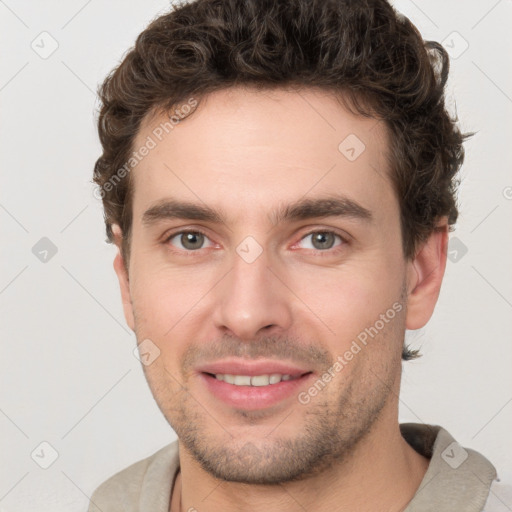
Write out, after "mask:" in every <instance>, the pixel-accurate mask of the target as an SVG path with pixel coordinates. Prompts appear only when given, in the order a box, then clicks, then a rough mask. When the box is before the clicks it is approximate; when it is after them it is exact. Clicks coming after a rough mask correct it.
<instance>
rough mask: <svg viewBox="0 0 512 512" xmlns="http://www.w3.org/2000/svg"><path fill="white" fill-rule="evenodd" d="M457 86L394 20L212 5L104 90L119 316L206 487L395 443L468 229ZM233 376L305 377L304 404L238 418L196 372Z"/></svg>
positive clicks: (340, 0) (105, 163)
mask: <svg viewBox="0 0 512 512" xmlns="http://www.w3.org/2000/svg"><path fill="white" fill-rule="evenodd" d="M447 74H448V57H447V55H446V52H445V51H444V50H443V48H442V47H441V46H440V45H439V44H437V43H432V42H425V41H423V40H422V38H421V36H420V34H419V33H418V31H417V29H416V28H415V27H414V26H413V25H412V24H411V23H410V22H409V20H407V19H406V18H404V17H402V16H400V15H398V14H397V13H396V12H395V11H394V10H393V8H392V7H391V6H390V5H389V4H388V3H387V2H386V1H384V0H380V1H365V2H355V1H348V0H330V1H325V0H322V1H313V2H311V1H306V0H280V1H275V0H272V1H267V0H264V1H262V0H258V1H256V0H254V1H251V0H249V1H246V2H235V1H234V0H227V1H226V0H222V1H220V0H197V1H193V2H190V3H186V4H182V5H181V6H179V7H176V8H175V9H174V10H173V11H171V12H170V13H169V14H166V15H164V16H161V17H159V18H157V19H156V20H154V21H153V22H152V23H151V24H150V25H149V27H148V28H147V29H146V30H145V31H144V32H143V33H142V34H141V35H140V36H139V37H138V39H137V42H136V44H135V47H134V48H133V49H132V50H130V52H129V53H128V54H127V55H126V56H125V57H124V59H123V61H122V62H121V64H120V65H119V66H118V67H117V68H116V69H115V70H114V71H113V72H112V73H111V74H110V75H109V76H108V77H107V79H106V80H105V82H104V83H103V85H102V87H101V89H100V98H101V101H102V107H101V112H100V116H99V134H100V139H101V143H102V147H103V154H102V155H101V157H100V158H99V159H98V161H97V162H96V166H95V170H94V181H95V182H96V184H97V185H98V186H99V189H98V190H99V195H100V196H101V198H102V200H103V205H104V210H105V223H106V231H107V238H108V240H109V241H111V242H114V243H116V245H117V246H118V247H119V253H118V255H117V256H116V259H115V262H114V267H115V270H116V273H117V275H118V278H119V282H120V286H121V293H122V299H123V305H124V311H125V316H126V319H127V322H128V324H129V325H130V327H131V328H132V329H133V330H134V331H135V333H136V336H137V340H138V342H139V343H141V342H142V343H146V344H147V343H150V344H151V347H154V353H155V354H158V357H156V358H155V359H154V361H152V362H151V364H149V365H147V366H144V370H145V373H146V377H147V379H148V382H149V385H150V387H151V389H152V392H153V394H154V396H155V399H156V401H157V403H158V405H159V407H160V408H161V410H162V412H163V413H164V415H165V416H166V418H167V419H168V421H169V422H170V424H171V426H172V427H173V428H174V430H175V431H176V433H177V434H178V437H179V438H180V440H181V441H182V443H183V445H184V446H185V447H186V449H187V450H188V451H189V452H190V453H191V454H193V456H194V458H195V460H197V461H198V462H199V463H200V464H201V466H202V467H203V468H205V469H206V470H208V471H209V472H210V473H212V474H214V475H216V476H218V477H219V478H224V479H227V480H234V481H243V482H247V483H257V482H260V483H278V482H282V481H287V480H288V481H289V480H293V479H297V478H303V477H304V476H305V475H307V474H311V473H314V472H315V471H320V470H321V468H322V467H323V466H324V465H325V464H328V463H329V462H330V461H332V460H334V459H335V458H339V457H342V456H348V455H349V453H351V451H352V450H353V449H354V447H356V446H357V444H358V442H359V441H360V440H361V439H362V438H363V437H364V436H365V434H366V433H367V432H369V431H370V430H371V427H372V426H373V425H377V424H379V423H380V424H385V423H386V422H391V421H393V417H394V421H395V422H396V413H397V394H398V391H399V381H400V370H401V359H409V358H411V357H414V356H415V353H414V352H413V351H409V350H408V349H407V347H405V345H404V337H405V331H406V329H410V330H414V329H419V328H421V327H423V326H424V325H425V324H426V323H427V322H428V320H429V319H430V317H431V315H432V313H433V310H434V306H435V303H436V301H437V297H438V294H439V290H440V286H441V281H442V277H443V274H444V269H445V263H446V244H447V238H448V231H449V230H450V229H452V228H453V225H454V223H455V221H456V219H457V206H456V198H455V194H456V186H457V181H456V174H457V171H458V169H459V168H460V165H461V164H462V160H463V149H462V142H463V138H464V137H463V135H461V133H460V132H459V130H458V129H457V127H456V125H455V123H454V120H453V119H451V118H450V116H449V114H448V113H447V110H446V108H445V104H444V96H443V90H444V85H445V82H446V80H447ZM144 340H150V341H144ZM350 354H352V355H350ZM235 357H236V358H246V359H248V360H251V361H252V360H256V359H265V360H269V359H272V360H278V361H287V362H290V363H293V364H295V365H297V366H300V368H302V369H304V370H307V373H308V375H306V376H305V377H304V378H303V379H304V380H303V381H301V382H302V384H300V383H299V384H298V387H297V393H296V394H295V398H290V397H288V398H286V399H283V400H282V401H279V402H278V403H276V404H273V405H272V406H268V407H259V408H258V407H256V408H250V407H247V408H246V407H234V406H229V405H226V403H224V402H222V401H217V400H215V399H212V396H211V393H210V391H209V388H208V385H209V384H207V383H206V381H205V379H209V378H211V377H206V376H205V373H204V372H202V371H201V368H204V366H205V365H208V364H209V363H212V362H214V361H218V360H221V359H226V358H235ZM340 357H341V359H340ZM341 360H343V362H342V361H341ZM336 362H337V363H338V365H336ZM340 365H341V366H340ZM323 375H331V378H330V379H329V380H328V381H327V382H326V379H327V377H326V378H325V379H322V376H323ZM319 379H320V380H321V381H322V382H323V385H322V384H319V383H318V382H319ZM314 383H317V384H316V387H315V386H314ZM312 386H313V387H315V389H317V392H315V391H311V389H312ZM320 387H321V388H322V389H321V390H319V388H320ZM300 393H302V395H300ZM304 393H305V394H304ZM299 395H300V396H301V397H302V398H299ZM280 415H282V417H283V418H284V417H286V418H288V419H287V420H286V421H283V423H282V424H280V427H279V429H277V430H276V431H275V432H273V433H272V435H270V436H269V435H268V431H269V430H270V429H269V426H270V425H275V424H276V421H275V419H276V418H277V417H279V416H280ZM340 425H341V428H340ZM296 454H300V455H299V456H298V457H297V455H296ZM292 455H293V457H292ZM289 461H293V464H290V463H289ZM249 462H250V463H249Z"/></svg>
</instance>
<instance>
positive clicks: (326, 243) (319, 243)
mask: <svg viewBox="0 0 512 512" xmlns="http://www.w3.org/2000/svg"><path fill="white" fill-rule="evenodd" d="M308 239H311V242H309V243H307V244H306V246H305V247H303V248H304V249H313V250H317V251H326V250H329V249H332V248H333V247H337V246H339V245H343V243H345V240H344V239H343V238H342V237H341V236H340V235H338V234H337V233H335V232H333V231H312V232H311V233H308V234H307V235H306V236H304V237H303V238H301V242H303V241H305V240H308ZM336 239H339V240H340V241H341V242H342V243H339V244H337V245H335V242H336ZM301 242H299V243H301Z"/></svg>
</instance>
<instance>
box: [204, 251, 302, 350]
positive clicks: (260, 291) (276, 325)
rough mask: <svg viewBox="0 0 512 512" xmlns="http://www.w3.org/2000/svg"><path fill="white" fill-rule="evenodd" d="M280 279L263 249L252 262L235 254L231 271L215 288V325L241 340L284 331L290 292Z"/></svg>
mask: <svg viewBox="0 0 512 512" xmlns="http://www.w3.org/2000/svg"><path fill="white" fill-rule="evenodd" d="M283 281H284V279H283V278H282V276H280V275H279V272H278V271H277V270H276V269H275V268H272V267H271V266H270V262H269V258H268V256H267V251H263V252H262V253H261V254H260V256H259V257H258V258H257V259H256V260H255V261H252V262H247V261H245V260H244V259H243V258H242V257H240V256H239V254H238V253H235V254H234V257H233V266H232V268H231V271H230V272H229V273H228V274H227V275H226V277H225V278H224V279H223V280H222V281H221V283H219V286H217V287H215V289H216V297H215V300H216V307H215V312H214V323H215V326H216V328H217V329H219V330H220V331H222V334H226V333H228V334H231V335H232V336H235V337H237V338H239V339H242V340H254V339H256V338H257V337H258V336H261V335H262V334H263V332H264V333H265V334H266V335H270V334H277V333H279V332H281V331H286V330H288V329H289V328H290V326H291V323H292V311H291V300H292V298H293V294H292V293H291V292H290V290H289V289H288V288H287V286H286V285H285V283H284V282H283Z"/></svg>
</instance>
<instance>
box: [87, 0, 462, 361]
mask: <svg viewBox="0 0 512 512" xmlns="http://www.w3.org/2000/svg"><path fill="white" fill-rule="evenodd" d="M448 69H449V60H448V55H447V53H446V51H445V50H444V48H443V47H442V46H441V45H440V44H439V43H436V42H431V41H424V40H423V39H422V37H421V35H420V33H419V32H418V30H417V29H416V27H415V26H414V25H413V24H412V23H411V22H410V21H409V20H408V19H407V18H406V17H404V16H402V15H400V14H399V13H398V12H396V11H395V10H394V9H393V7H392V6H391V5H390V4H389V3H388V2H387V1H386V0H244V1H240V0H194V1H191V2H182V3H180V4H178V5H176V6H175V7H174V8H173V9H172V10H171V11H170V12H169V13H167V14H165V15H162V16H160V17H158V18H157V19H155V20H154V21H152V22H151V23H150V25H149V26H148V27H147V28H146V29H145V30H144V31H143V32H142V33H141V34H140V35H139V36H138V38H137V40H136V43H135V46H134V47H133V48H132V49H131V50H130V51H129V52H128V53H127V54H126V55H125V56H124V59H123V60H122V62H121V63H120V64H119V65H118V66H117V67H116V68H115V69H114V70H113V71H112V72H111V73H110V74H109V75H108V76H107V78H106V79H105V81H104V82H103V84H102V85H101V86H100V88H99V97H100V100H101V104H102V105H101V109H100V113H99V119H98V131H99V137H100V140H101V144H102V148H103V154H102V155H101V156H100V158H98V160H97V161H96V164H95V168H94V182H95V183H96V184H97V185H98V186H99V189H98V190H99V195H100V196H101V198H102V200H103V206H104V211H105V223H106V232H107V240H108V241H109V242H112V241H113V233H112V224H114V223H116V224H119V225H120V227H121V229H122V232H123V242H122V252H123V256H124V257H125V261H128V257H129V241H130V228H131V222H132V208H131V197H132V193H133V190H132V187H131V181H132V180H131V178H130V177H131V174H130V172H129V171H130V168H131V167H133V165H131V166H130V165H127V163H128V162H131V160H130V159H131V158H132V154H133V151H134V139H135V137H136V135H137V133H138V131H139V128H140V124H141V122H142V120H143V119H144V118H146V117H147V116H148V115H151V114H152V113H155V112H165V113H172V112H173V109H175V108H176V106H177V105H179V104H180V103H187V101H188V100H189V99H190V98H191V97H194V98H198V99H199V101H200V99H201V98H202V97H204V96H206V95H207V94H208V93H211V92H214V91H216V90H220V89H226V88H228V87H233V86H238V85H247V86H254V87H256V88H261V89H269V88H276V87H277V88H285V87H286V88H288V87H294V88H308V87H309V88H321V89H324V90H328V91H331V92H333V93H334V94H336V95H339V96H340V98H341V99H342V101H343V102H344V103H345V104H346V105H349V106H350V109H351V110H352V111H354V112H356V113H358V114H360V115H363V116H368V117H372V118H375V119H377V120H380V121H383V122H384V123H385V125H386V127H387V130H388V133H389V139H390V147H389V154H388V160H389V166H390V179H391V182H392V185H393V187H394V189H395V192H396V195H397V198H398V201H399V204H400V222H401V232H402V245H403V254H404V257H405V258H407V259H411V258H413V257H414V256H415V254H416V251H417V249H418V248H419V246H420V245H421V243H422V242H424V241H425V240H426V239H427V238H428V236H429V235H430V234H431V233H432V232H433V231H434V230H435V229H437V228H436V225H437V223H438V221H439V220H440V218H441V217H444V216H447V218H448V226H449V229H450V230H452V229H453V228H452V226H453V224H455V222H456V220H457V216H458V209H457V202H456V190H457V187H458V185H459V180H457V179H456V174H457V171H458V170H459V168H460V166H461V165H462V162H463V159H464V149H463V146H462V144H463V142H464V139H465V138H466V137H467V136H468V135H463V134H461V132H460V131H459V129H458V128H457V126H456V119H452V117H451V116H450V114H449V113H448V111H447V109H446V107H445V100H444V88H445V84H446V81H447V78H448ZM188 115H190V114H188ZM180 117H183V116H182V115H181V116H180ZM403 357H404V359H410V358H412V357H414V351H407V350H405V349H404V355H403Z"/></svg>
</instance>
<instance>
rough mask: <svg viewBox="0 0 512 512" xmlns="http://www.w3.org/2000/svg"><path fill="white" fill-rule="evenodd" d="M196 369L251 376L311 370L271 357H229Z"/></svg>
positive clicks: (293, 375)
mask: <svg viewBox="0 0 512 512" xmlns="http://www.w3.org/2000/svg"><path fill="white" fill-rule="evenodd" d="M197 371H199V372H204V373H212V374H219V373H221V374H226V373H227V374H229V375H249V376H251V377H252V376H254V375H270V374H272V373H280V374H281V375H291V376H292V377H300V376H301V375H304V374H305V373H309V372H310V371H311V370H308V369H304V368H300V367H298V366H295V365H293V364H290V363H285V362H284V361H276V360H272V359H258V360H253V361H252V362H248V361H247V360H241V359H236V360H235V359H230V360H224V361H216V362H214V363H209V364H205V365H202V366H200V367H198V368H197Z"/></svg>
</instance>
